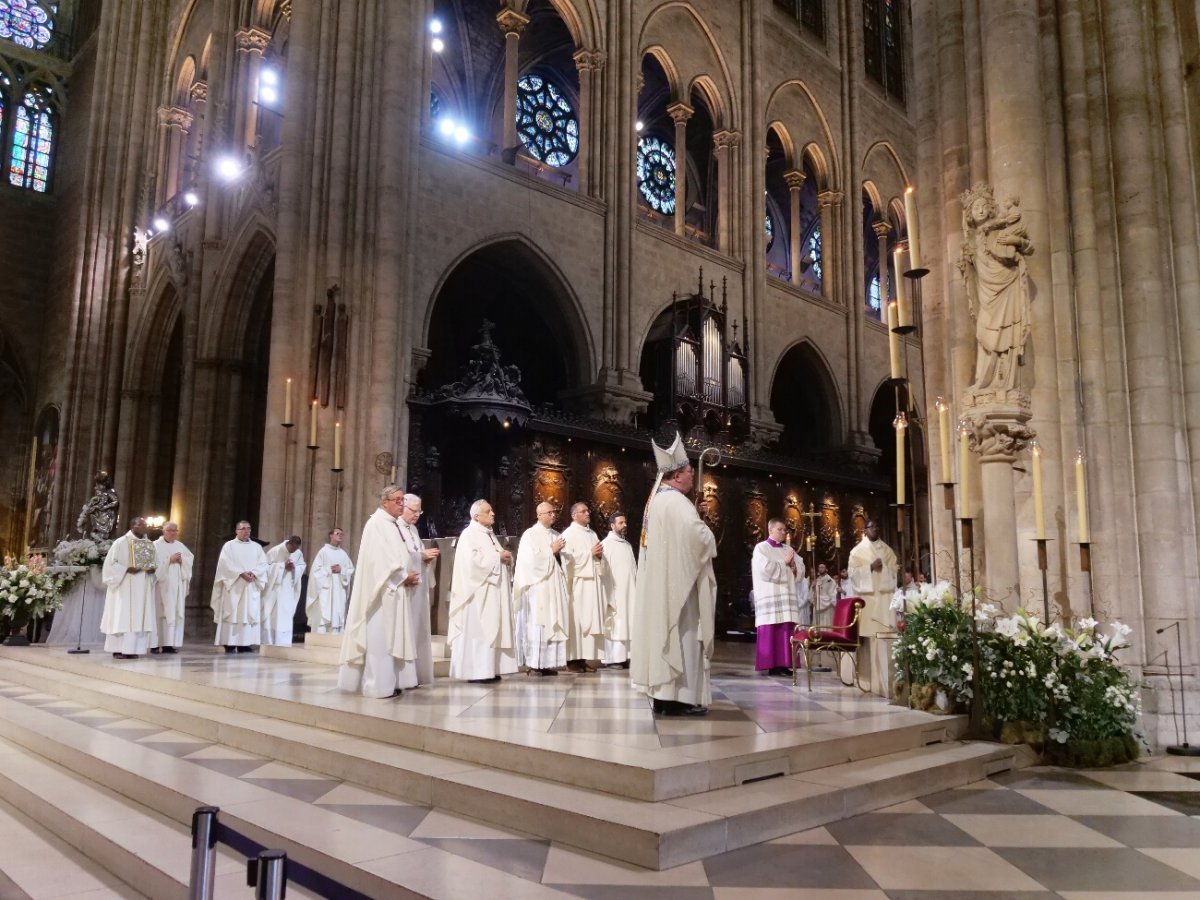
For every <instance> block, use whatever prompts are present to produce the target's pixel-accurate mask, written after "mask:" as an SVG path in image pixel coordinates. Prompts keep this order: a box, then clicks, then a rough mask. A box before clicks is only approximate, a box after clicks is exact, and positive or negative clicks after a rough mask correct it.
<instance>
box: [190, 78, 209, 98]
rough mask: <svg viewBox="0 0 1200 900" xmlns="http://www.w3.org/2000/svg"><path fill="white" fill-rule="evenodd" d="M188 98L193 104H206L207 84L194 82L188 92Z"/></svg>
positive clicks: (205, 82)
mask: <svg viewBox="0 0 1200 900" xmlns="http://www.w3.org/2000/svg"><path fill="white" fill-rule="evenodd" d="M188 96H189V97H191V98H192V102H193V103H207V102H208V82H207V81H197V82H194V83H193V84H192V86H191V88H190V89H189V90H188Z"/></svg>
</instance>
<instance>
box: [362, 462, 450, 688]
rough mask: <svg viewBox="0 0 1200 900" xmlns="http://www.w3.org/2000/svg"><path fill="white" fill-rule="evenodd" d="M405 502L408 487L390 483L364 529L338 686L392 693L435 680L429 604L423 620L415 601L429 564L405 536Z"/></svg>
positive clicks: (426, 605)
mask: <svg viewBox="0 0 1200 900" xmlns="http://www.w3.org/2000/svg"><path fill="white" fill-rule="evenodd" d="M404 506H405V494H404V491H403V490H401V489H400V488H398V487H396V486H395V485H388V486H387V487H386V488H384V489H383V492H382V493H381V494H380V504H379V508H378V509H376V510H375V512H373V513H372V514H371V517H370V518H369V519H367V524H366V525H365V526H364V527H363V533H362V540H361V541H360V542H359V545H358V567H357V570H356V572H355V577H354V588H353V590H352V591H351V592H350V607H349V610H348V611H347V613H346V631H345V633H344V634H343V635H342V652H341V658H340V663H341V668H340V669H339V670H338V687H339V688H341V689H342V690H343V691H346V692H348V693H359V692H361V693H362V695H363V696H364V697H374V698H382V697H392V696H395V695H398V694H400V693H401V692H402V691H404V690H405V689H407V688H415V687H416V686H417V685H418V684H419V683H420V682H421V681H422V675H424V680H425V683H427V684H428V683H430V682H432V681H433V656H432V652H431V650H430V638H429V613H428V609H429V606H428V603H426V604H425V609H426V612H425V616H424V619H421V617H420V615H419V611H417V610H415V609H414V606H415V604H414V602H413V600H412V592H413V589H414V588H416V586H417V585H418V584H419V583H420V581H421V571H422V567H423V562H422V561H421V560H420V558H419V554H418V555H417V556H416V557H415V558H414V554H413V553H412V552H411V551H410V548H409V547H408V546H406V545H405V542H404V537H403V536H402V535H401V532H400V527H399V526H400V523H399V518H400V513H401V512H403V511H404ZM414 521H415V519H414ZM422 627H423V628H424V631H423V632H422V630H421V629H422ZM422 670H424V671H422Z"/></svg>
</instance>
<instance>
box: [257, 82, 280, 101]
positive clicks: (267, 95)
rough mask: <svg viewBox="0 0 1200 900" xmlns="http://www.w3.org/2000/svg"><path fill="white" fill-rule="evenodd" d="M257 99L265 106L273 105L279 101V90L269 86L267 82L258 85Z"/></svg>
mask: <svg viewBox="0 0 1200 900" xmlns="http://www.w3.org/2000/svg"><path fill="white" fill-rule="evenodd" d="M258 99H259V100H261V101H262V102H263V103H265V104H266V105H267V106H274V105H275V104H276V103H278V102H279V91H278V90H276V89H275V88H273V87H271V86H270V85H269V84H262V85H259V87H258Z"/></svg>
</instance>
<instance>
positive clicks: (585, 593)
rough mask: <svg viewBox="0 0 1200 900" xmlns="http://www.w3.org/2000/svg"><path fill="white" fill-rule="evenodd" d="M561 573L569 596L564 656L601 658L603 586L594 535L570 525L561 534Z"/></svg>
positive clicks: (583, 528)
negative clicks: (568, 617)
mask: <svg viewBox="0 0 1200 900" xmlns="http://www.w3.org/2000/svg"><path fill="white" fill-rule="evenodd" d="M562 537H563V540H564V541H566V542H567V543H566V546H565V547H563V549H562V554H561V556H562V561H563V571H564V572H565V574H566V576H567V590H568V591H569V592H570V594H571V609H570V613H571V615H570V621H569V622H568V624H567V657H568V658H569V659H584V660H587V659H600V657H601V656H602V655H603V651H604V618H605V616H604V610H605V607H606V606H607V604H606V603H605V601H604V585H603V583H602V578H601V574H600V570H601V567H602V563H601V561H600V560H598V559H596V558H595V557H594V556H592V549H593V548H594V547H595V546H596V545H597V544H598V543H600V538H599V537H597V536H596V532H594V531H592V529H590V528H588V527H587V526H586V525H580V524H579V523H578V522H572V523H571V524H570V525H568V526H567V529H566V531H564V532H563V534H562Z"/></svg>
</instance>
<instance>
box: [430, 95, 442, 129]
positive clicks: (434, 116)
mask: <svg viewBox="0 0 1200 900" xmlns="http://www.w3.org/2000/svg"><path fill="white" fill-rule="evenodd" d="M441 115H442V98H441V95H440V94H438V92H437V91H430V92H429V118H430V119H431V120H433V121H435V122H436V121H437V120H438V119H439V118H441Z"/></svg>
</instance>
